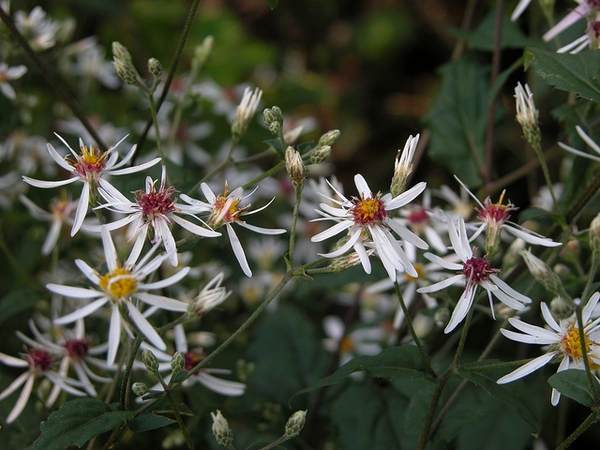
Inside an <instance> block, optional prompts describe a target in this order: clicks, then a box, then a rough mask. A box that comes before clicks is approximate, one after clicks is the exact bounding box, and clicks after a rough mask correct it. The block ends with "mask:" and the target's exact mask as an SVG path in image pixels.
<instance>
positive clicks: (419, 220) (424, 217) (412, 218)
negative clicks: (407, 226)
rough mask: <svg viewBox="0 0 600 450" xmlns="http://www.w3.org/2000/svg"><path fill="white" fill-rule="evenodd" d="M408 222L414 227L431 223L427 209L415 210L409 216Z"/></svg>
mask: <svg viewBox="0 0 600 450" xmlns="http://www.w3.org/2000/svg"><path fill="white" fill-rule="evenodd" d="M408 221H409V222H410V223H411V224H413V225H421V224H424V223H427V222H429V215H428V214H427V210H426V209H425V208H419V209H415V210H414V211H412V212H411V213H410V214H409V215H408Z"/></svg>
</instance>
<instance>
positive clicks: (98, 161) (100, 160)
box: [67, 145, 110, 181]
mask: <svg viewBox="0 0 600 450" xmlns="http://www.w3.org/2000/svg"><path fill="white" fill-rule="evenodd" d="M109 155H110V153H108V152H101V151H100V149H97V148H96V147H94V146H93V145H90V146H89V148H88V147H87V146H86V145H81V156H77V157H76V159H75V160H73V158H67V162H68V163H69V164H70V165H72V166H73V168H74V169H75V172H77V174H78V175H79V176H80V177H81V178H85V179H87V180H90V181H91V180H94V179H95V178H97V177H99V176H100V174H102V171H103V170H104V169H105V167H106V161H107V159H108V156H109Z"/></svg>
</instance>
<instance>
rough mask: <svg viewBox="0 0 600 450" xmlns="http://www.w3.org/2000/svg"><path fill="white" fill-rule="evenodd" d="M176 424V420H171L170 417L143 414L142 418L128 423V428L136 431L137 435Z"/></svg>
mask: <svg viewBox="0 0 600 450" xmlns="http://www.w3.org/2000/svg"><path fill="white" fill-rule="evenodd" d="M175 422H176V421H175V420H174V419H170V418H168V417H165V416H161V415H159V414H155V413H154V412H153V413H151V414H142V415H141V416H139V417H136V418H135V419H132V420H130V421H129V422H128V423H127V426H128V427H129V429H130V430H131V431H135V432H136V433H142V432H144V431H149V430H156V429H157V428H162V427H166V426H169V425H171V424H173V423H175Z"/></svg>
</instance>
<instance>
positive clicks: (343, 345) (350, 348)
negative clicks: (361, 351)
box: [340, 336, 355, 353]
mask: <svg viewBox="0 0 600 450" xmlns="http://www.w3.org/2000/svg"><path fill="white" fill-rule="evenodd" d="M354 347H355V346H354V341H353V340H352V338H351V337H350V336H344V337H343V338H342V342H340V353H352V352H354Z"/></svg>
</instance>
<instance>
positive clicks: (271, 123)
mask: <svg viewBox="0 0 600 450" xmlns="http://www.w3.org/2000/svg"><path fill="white" fill-rule="evenodd" d="M263 118H264V120H265V124H266V125H267V127H269V131H270V132H271V133H272V134H278V133H279V132H280V131H281V129H282V127H283V113H282V111H281V109H280V108H279V107H278V106H273V107H272V108H266V109H265V110H264V111H263Z"/></svg>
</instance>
